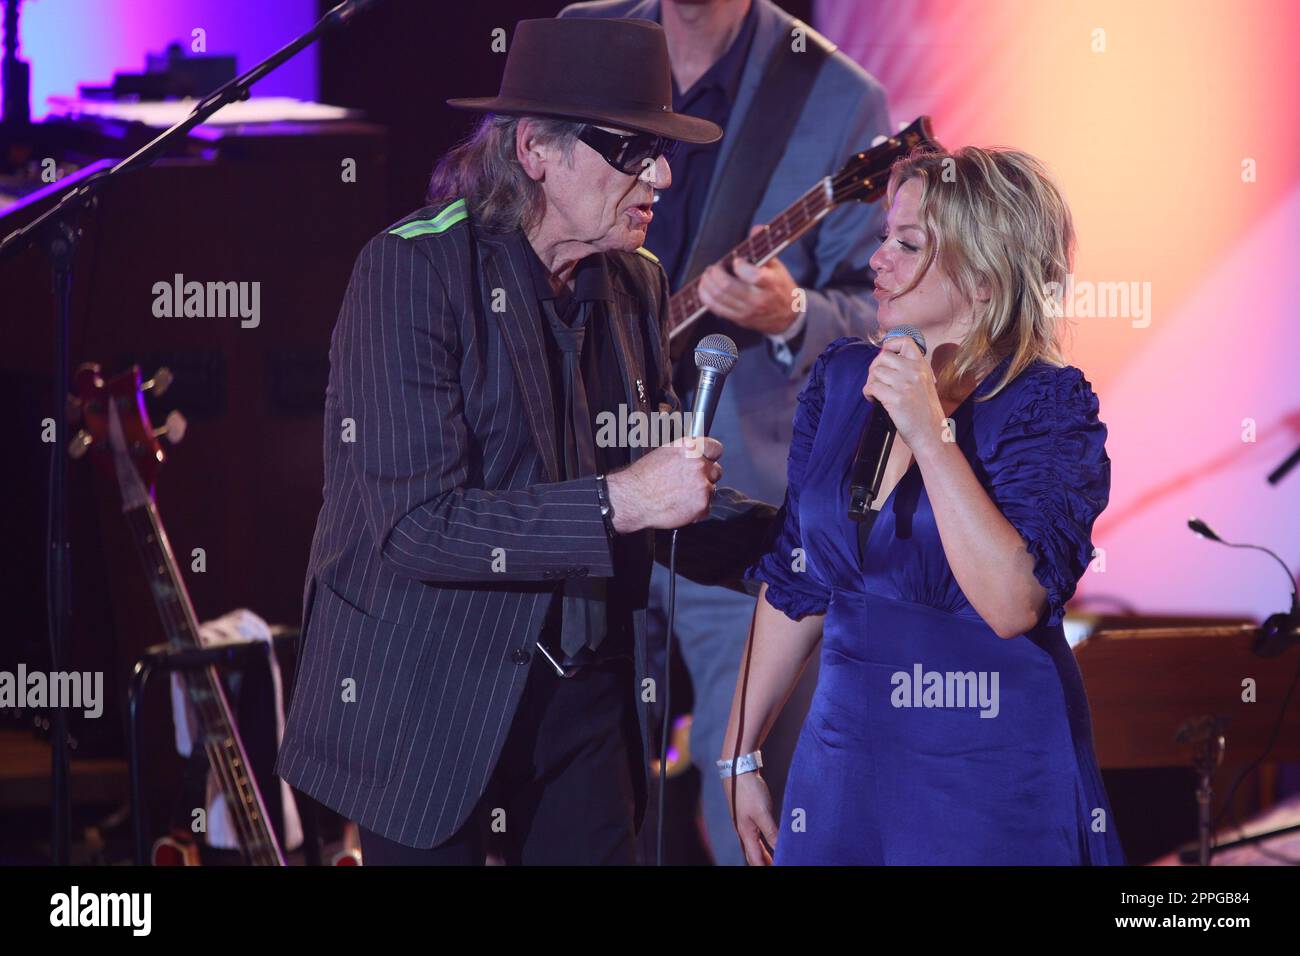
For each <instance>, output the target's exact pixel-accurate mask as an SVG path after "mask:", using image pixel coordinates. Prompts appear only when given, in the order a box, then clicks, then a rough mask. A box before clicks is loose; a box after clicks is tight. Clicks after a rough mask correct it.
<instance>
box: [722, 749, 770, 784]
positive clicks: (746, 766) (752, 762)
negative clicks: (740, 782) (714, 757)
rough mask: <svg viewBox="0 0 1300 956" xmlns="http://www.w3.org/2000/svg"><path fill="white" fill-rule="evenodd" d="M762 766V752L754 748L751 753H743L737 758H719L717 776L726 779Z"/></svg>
mask: <svg viewBox="0 0 1300 956" xmlns="http://www.w3.org/2000/svg"><path fill="white" fill-rule="evenodd" d="M733 764H734V766H733ZM762 766H763V752H762V751H761V750H755V751H754V752H753V753H749V754H745V755H743V756H742V757H740V758H739V759H737V760H719V761H718V776H719V777H721V778H722V779H723V780H726V779H727V778H728V777H739V776H740V775H741V774H742V773H752V772H753V771H755V770H758V769H759V768H760V767H762Z"/></svg>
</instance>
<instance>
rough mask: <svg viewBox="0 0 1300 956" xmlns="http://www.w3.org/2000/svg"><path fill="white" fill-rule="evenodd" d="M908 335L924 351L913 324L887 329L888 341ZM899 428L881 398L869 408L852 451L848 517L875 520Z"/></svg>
mask: <svg viewBox="0 0 1300 956" xmlns="http://www.w3.org/2000/svg"><path fill="white" fill-rule="evenodd" d="M904 335H905V336H908V337H909V338H911V340H912V341H913V342H915V343H916V346H917V348H919V349H920V350H921V354H922V355H924V354H925V336H924V335H922V334H921V330H920V329H918V328H916V327H915V326H912V325H900V326H898V327H897V328H894V329H890V330H889V331H888V332H886V333H885V341H886V342H888V341H889V340H890V339H896V338H899V337H901V336H904ZM897 434H898V429H897V428H895V427H894V420H893V419H892V418H890V417H889V412H887V411H885V406H884V405H882V404H881V403H880V402H873V403H872V407H871V410H870V411H868V412H867V421H866V424H865V425H863V426H862V434H861V435H860V436H859V437H858V447H857V451H855V452H854V453H853V470H852V471H851V472H850V473H849V520H850V521H867V522H870V521H873V520H874V519H875V512H874V511H873V510H872V508H871V505H872V503H873V502H874V501H875V500H876V497H877V496H878V495H879V494H880V482H881V480H882V479H883V478H884V476H885V465H886V464H888V462H889V452H890V450H891V449H893V447H894V436H895V435H897Z"/></svg>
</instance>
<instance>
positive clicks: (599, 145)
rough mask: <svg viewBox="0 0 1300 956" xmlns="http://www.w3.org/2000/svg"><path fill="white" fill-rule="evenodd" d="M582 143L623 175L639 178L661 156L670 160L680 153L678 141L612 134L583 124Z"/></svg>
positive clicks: (580, 131) (647, 136)
mask: <svg viewBox="0 0 1300 956" xmlns="http://www.w3.org/2000/svg"><path fill="white" fill-rule="evenodd" d="M578 139H580V140H582V141H583V142H584V143H586V144H587V145H588V146H590V147H591V148H592V149H594V150H595V151H596V152H598V153H600V155H601V158H602V159H604V160H605V162H607V163H609V164H610V165H611V166H613V167H614V168H615V169H617V170H618V171H619V172H620V173H625V174H627V175H628V176H639V175H640V174H641V172H642V170H644V169H645V167H646V166H647V165H648V164H647V163H646V160H650V162H652V163H653V162H654V161H655V160H656V159H658V158H659V157H660V156H662V157H663V158H664V159H667V160H671V159H672V158H673V154H674V153H676V152H677V146H678V140H675V139H669V138H668V137H666V136H656V135H655V134H653V133H628V134H627V135H623V134H620V133H611V132H609V130H604V129H601V128H600V127H598V126H590V125H586V124H584V125H583V126H581V127H580V128H579V129H578Z"/></svg>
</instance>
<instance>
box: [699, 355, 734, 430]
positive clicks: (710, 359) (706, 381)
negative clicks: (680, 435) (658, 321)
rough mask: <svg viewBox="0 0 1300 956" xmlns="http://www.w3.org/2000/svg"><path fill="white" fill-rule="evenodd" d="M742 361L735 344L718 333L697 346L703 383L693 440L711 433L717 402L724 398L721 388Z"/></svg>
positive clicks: (700, 387) (700, 385)
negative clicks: (738, 360)
mask: <svg viewBox="0 0 1300 956" xmlns="http://www.w3.org/2000/svg"><path fill="white" fill-rule="evenodd" d="M739 357H740V353H739V352H738V351H737V350H736V343H735V342H733V341H731V339H729V338H728V337H727V336H725V335H721V334H718V333H714V334H713V335H706V336H705V337H704V338H702V339H700V344H699V345H697V346H695V367H696V368H697V369H699V370H700V381H699V385H698V386H697V387H696V389H695V408H694V409H693V411H692V414H691V437H692V438H702V437H703V436H705V435H707V434H708V433H709V428H710V427H711V426H712V425H713V413H714V412H716V411H717V410H718V400H719V399H720V398H721V397H722V385H723V383H724V382H725V381H726V380H727V376H728V375H729V374H730V373H731V370H732V369H733V368H735V367H736V361H737V359H738V358H739Z"/></svg>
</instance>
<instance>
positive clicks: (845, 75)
mask: <svg viewBox="0 0 1300 956" xmlns="http://www.w3.org/2000/svg"><path fill="white" fill-rule="evenodd" d="M659 3H660V0H598V2H593V3H576V4H573V5H571V6H568V7H565V8H564V10H562V11H561V12H560V16H584V17H632V18H640V19H647V20H658V19H659ZM754 3H755V4H756V5H757V8H758V9H757V16H758V24H757V28H756V30H755V33H754V42H753V45H752V46H751V48H750V52H749V59H748V61H747V62H746V64H745V69H744V73H743V74H742V76H741V81H740V89H739V91H738V93H737V96H736V102H735V105H734V107H733V108H732V111H731V119H730V120H729V121H728V124H727V125H728V130H727V131H726V133H725V134H724V136H723V138H722V144H721V152H720V153H719V156H718V163H717V166H716V168H715V175H714V179H713V181H712V182H711V183H710V185H709V195H708V196H707V197H706V199H705V209H706V210H708V207H709V202H710V201H711V199H712V198H713V195H714V194H715V193H716V192H717V188H718V182H719V175H718V174H719V172H720V171H721V170H722V169H724V168H725V166H726V165H727V161H728V159H729V158H730V148H731V145H732V143H733V142H734V139H735V137H734V131H735V130H738V129H739V128H740V124H741V123H742V122H743V119H744V116H745V114H746V112H747V111H749V110H750V109H762V108H763V104H761V103H757V102H756V100H755V94H756V93H757V91H758V85H759V80H760V79H761V78H762V74H763V68H764V66H765V65H766V63H767V59H768V56H769V55H770V53H771V51H772V49H773V47H774V46H775V45H776V44H777V43H789V42H790V24H791V21H792V19H793V18H792V17H791V16H790V14H788V13H786V12H785V11H784V10H782V9H781V8H780V7H778V6H776V5H775V4H774V3H772V2H771V0H754ZM891 132H893V129H892V128H891V126H890V122H889V111H888V109H887V108H886V105H885V93H884V90H883V89H882V87H881V86H880V84H879V83H878V82H877V81H876V80H875V79H874V78H872V77H871V76H870V75H869V74H868V73H866V72H865V71H864V70H863V69H862V68H861V67H859V66H858V65H857V64H856V63H854V62H853V61H852V60H851V59H849V58H848V57H846V56H845V55H844V54H842V53H839V52H838V51H837V52H835V53H833V54H832V55H831V57H830V58H829V59H828V60H827V61H826V63H825V64H823V66H822V69H821V72H820V74H819V75H818V77H817V82H816V84H815V85H814V86H813V89H812V92H811V93H810V94H809V96H808V101H807V103H806V104H805V105H804V108H803V112H802V114H801V115H800V117H799V120H798V122H797V123H796V124H795V127H794V132H793V134H792V135H791V137H790V140H789V142H787V143H785V144H783V145H781V146H779V148H781V149H782V150H783V152H782V155H781V159H780V162H778V163H777V166H776V169H775V170H774V171H773V173H772V177H771V179H770V180H769V181H768V183H767V187H766V190H765V191H764V193H763V197H762V199H761V201H760V202H759V205H758V208H757V210H756V211H755V214H754V224H759V223H765V222H768V221H770V220H771V219H773V218H775V217H776V216H777V214H778V213H780V212H781V211H782V210H784V209H785V208H786V207H787V206H789V205H790V204H791V203H792V202H794V201H795V200H796V199H798V198H799V197H800V196H801V195H802V194H803V193H804V192H806V191H807V190H808V189H809V188H811V187H812V185H813V184H814V183H816V182H817V181H818V180H819V179H821V178H822V177H824V176H830V175H833V174H834V173H836V172H838V171H839V169H840V167H841V166H843V165H844V162H845V160H847V159H848V158H849V156H851V155H852V154H853V153H855V152H858V151H859V150H863V149H867V148H868V147H869V146H870V145H871V141H872V140H873V139H874V138H875V137H876V136H878V135H882V136H888V135H889V134H890V133H891ZM670 188H671V187H670ZM883 227H884V211H883V209H882V208H881V206H880V205H879V204H875V205H872V206H864V205H860V204H856V203H855V204H852V205H849V206H842V207H840V208H839V209H837V210H836V211H834V212H832V213H831V214H830V215H828V216H827V217H826V218H825V219H823V220H822V221H821V222H820V223H819V224H818V225H817V227H816V228H814V229H813V230H812V231H811V232H809V233H808V234H807V235H806V236H804V237H803V239H801V240H800V241H799V242H797V243H795V244H794V245H792V246H791V247H790V248H789V249H787V250H786V251H785V252H783V253H782V254H781V256H780V259H781V261H782V262H783V263H784V264H785V266H786V268H788V269H789V270H790V274H791V276H793V277H794V281H795V282H796V283H798V285H799V286H800V287H801V288H803V289H805V290H806V292H807V326H806V331H805V333H804V335H803V341H802V343H801V344H800V347H799V350H798V352H796V353H791V354H788V355H787V354H784V353H783V351H782V350H779V349H777V348H774V347H773V346H772V345H771V344H769V343H768V342H767V341H766V340H760V341H756V342H753V343H752V344H749V345H745V346H744V347H743V348H742V356H741V360H740V363H739V364H738V365H737V366H736V370H735V371H734V372H733V373H732V374H731V375H730V376H729V377H728V380H727V387H726V389H724V391H723V395H722V401H721V403H720V405H719V408H718V412H717V416H716V417H715V418H714V421H713V430H712V434H713V436H714V437H715V438H718V439H720V440H721V441H722V443H723V445H724V446H726V449H727V451H726V459H725V461H726V469H727V483H728V484H729V485H732V486H733V487H735V488H738V489H740V490H741V491H744V492H745V493H746V494H749V495H753V496H754V497H755V498H760V499H762V500H764V501H780V500H781V499H782V497H783V496H784V494H785V481H786V479H785V468H786V458H787V456H788V454H789V451H790V441H791V439H792V437H793V434H794V432H793V429H794V409H795V399H796V397H797V396H798V394H799V390H800V389H801V388H802V387H803V384H804V381H805V380H806V379H807V377H808V372H809V371H810V370H811V369H812V365H813V362H815V361H816V360H817V356H818V355H820V354H821V353H822V350H823V349H825V348H826V346H827V345H829V344H830V343H831V342H833V341H834V340H835V339H837V338H839V337H841V336H844V335H856V336H859V337H865V336H866V335H868V334H870V333H871V332H872V331H874V330H875V327H876V302H875V299H874V298H872V296H871V291H872V288H873V286H872V281H873V276H872V275H871V270H870V268H869V267H868V265H867V262H868V260H869V259H870V258H871V255H872V253H874V252H875V249H876V246H877V245H878V239H877V237H878V236H879V234H880V232H881V230H882V229H883ZM650 228H651V230H652V231H653V229H654V225H653V224H651V226H650ZM696 240H698V236H697V237H695V239H693V240H692V251H693V246H694V242H695V241H696ZM674 291H676V290H674ZM787 351H788V350H787Z"/></svg>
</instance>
